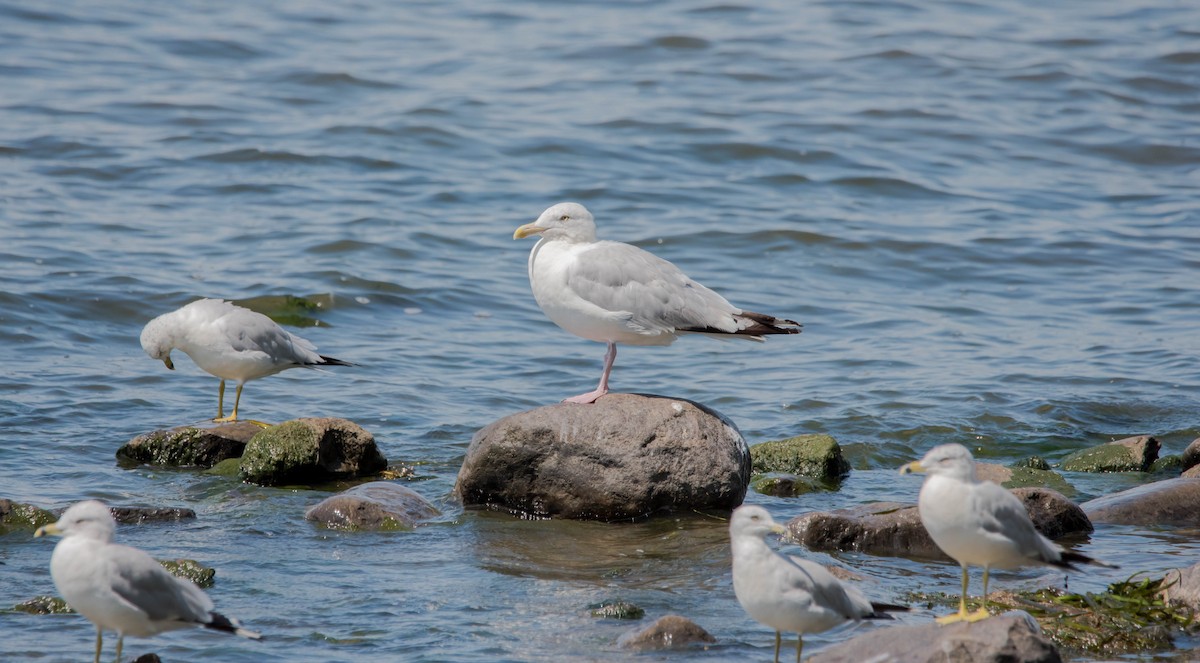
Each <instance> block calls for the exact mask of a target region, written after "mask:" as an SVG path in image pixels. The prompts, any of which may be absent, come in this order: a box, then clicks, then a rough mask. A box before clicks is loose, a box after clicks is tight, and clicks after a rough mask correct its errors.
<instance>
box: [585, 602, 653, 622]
mask: <svg viewBox="0 0 1200 663" xmlns="http://www.w3.org/2000/svg"><path fill="white" fill-rule="evenodd" d="M588 609H589V610H590V611H591V612H590V614H591V615H592V616H593V617H600V618H601V619H641V618H642V617H644V616H646V611H645V610H643V609H641V608H639V607H638V606H636V605H634V604H632V603H629V602H627V601H601V602H600V603H597V604H595V605H591V606H588Z"/></svg>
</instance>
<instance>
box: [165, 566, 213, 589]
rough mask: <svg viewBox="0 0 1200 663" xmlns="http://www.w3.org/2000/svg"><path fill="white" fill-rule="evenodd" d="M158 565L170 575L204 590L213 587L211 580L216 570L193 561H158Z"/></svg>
mask: <svg viewBox="0 0 1200 663" xmlns="http://www.w3.org/2000/svg"><path fill="white" fill-rule="evenodd" d="M158 563H159V564H162V567H163V568H164V569H166V570H167V571H168V572H169V573H170V574H171V575H173V576H176V577H178V578H183V579H184V580H191V581H192V582H194V583H196V584H197V585H199V586H200V587H202V588H204V589H208V588H209V587H212V586H213V578H215V577H216V575H217V571H216V569H214V568H212V567H210V566H204V565H203V564H201V563H200V562H197V561H196V560H194V559H160V560H158Z"/></svg>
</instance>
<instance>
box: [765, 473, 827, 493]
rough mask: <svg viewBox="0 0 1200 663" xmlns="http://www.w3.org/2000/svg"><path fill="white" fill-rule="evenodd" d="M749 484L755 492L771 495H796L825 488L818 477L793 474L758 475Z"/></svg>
mask: <svg viewBox="0 0 1200 663" xmlns="http://www.w3.org/2000/svg"><path fill="white" fill-rule="evenodd" d="M751 485H752V486H753V487H754V490H755V492H757V493H759V494H761V495H771V496H772V497H797V496H800V495H807V494H808V493H815V492H818V491H821V490H825V489H826V488H825V486H824V485H823V484H822V483H821V481H820V480H819V479H814V478H813V477H798V476H796V475H794V474H783V475H773V476H764V477H758V478H756V479H755V480H754V483H753V484H751Z"/></svg>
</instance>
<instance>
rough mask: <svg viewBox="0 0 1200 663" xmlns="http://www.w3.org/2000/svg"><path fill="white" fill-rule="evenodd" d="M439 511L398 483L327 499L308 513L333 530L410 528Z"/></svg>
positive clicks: (369, 485)
mask: <svg viewBox="0 0 1200 663" xmlns="http://www.w3.org/2000/svg"><path fill="white" fill-rule="evenodd" d="M438 514H439V511H438V510H437V508H436V507H434V506H433V505H432V504H430V503H429V502H428V501H427V500H426V499H425V498H424V497H421V495H420V494H419V493H417V491H415V490H413V489H411V488H409V487H407V486H403V485H401V484H398V483H390V482H387V481H372V482H371V483H364V484H360V485H358V486H355V487H353V488H351V489H349V490H346V491H343V492H341V493H338V494H337V495H333V496H331V497H327V498H325V499H324V500H322V501H321V502H320V503H318V504H316V505H314V506H312V507H310V508H309V509H308V510H307V511H305V512H304V517H305V519H307V520H313V521H316V522H317V523H319V524H321V525H324V526H325V527H328V528H330V529H341V530H395V529H410V528H412V527H413V526H414V525H416V524H417V523H418V522H420V521H422V520H426V519H429V518H433V517H434V516H437V515H438Z"/></svg>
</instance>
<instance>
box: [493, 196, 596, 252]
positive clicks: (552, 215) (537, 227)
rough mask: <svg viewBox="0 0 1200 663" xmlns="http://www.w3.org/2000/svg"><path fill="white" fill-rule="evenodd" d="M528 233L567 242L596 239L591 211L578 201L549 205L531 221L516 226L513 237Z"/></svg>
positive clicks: (522, 237) (518, 237)
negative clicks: (518, 226)
mask: <svg viewBox="0 0 1200 663" xmlns="http://www.w3.org/2000/svg"><path fill="white" fill-rule="evenodd" d="M530 235H541V236H542V237H545V238H546V239H564V240H567V241H569V242H594V241H596V222H595V220H594V219H593V218H592V213H591V212H589V211H587V208H586V207H584V206H583V205H580V204H579V203H558V204H557V205H553V206H551V207H550V208H549V209H547V210H546V211H545V212H542V215H541V216H539V217H538V218H537V221H534V222H533V223H526V224H525V225H523V226H521V227H520V228H517V230H516V232H514V233H513V239H524V238H526V237H529V236H530Z"/></svg>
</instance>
